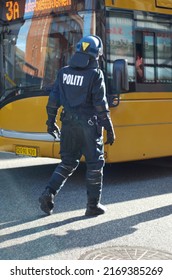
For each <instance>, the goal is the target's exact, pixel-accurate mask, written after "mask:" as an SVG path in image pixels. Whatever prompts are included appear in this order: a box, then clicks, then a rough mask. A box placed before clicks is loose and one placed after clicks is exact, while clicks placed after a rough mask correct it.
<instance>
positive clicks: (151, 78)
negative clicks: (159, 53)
mask: <svg viewBox="0 0 172 280" xmlns="http://www.w3.org/2000/svg"><path fill="white" fill-rule="evenodd" d="M143 44H144V45H143V46H144V82H146V83H154V82H155V51H154V45H155V38H154V34H153V33H149V32H147V33H146V32H144V34H143Z"/></svg>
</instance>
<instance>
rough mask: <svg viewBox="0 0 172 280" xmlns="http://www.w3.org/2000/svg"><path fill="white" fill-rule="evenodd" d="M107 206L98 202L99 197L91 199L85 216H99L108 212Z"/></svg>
mask: <svg viewBox="0 0 172 280" xmlns="http://www.w3.org/2000/svg"><path fill="white" fill-rule="evenodd" d="M106 210H107V209H106V207H105V206H104V205H102V204H100V203H99V202H98V200H97V199H89V200H88V203H87V209H86V212H85V216H98V215H102V214H104V213H105V212H106Z"/></svg>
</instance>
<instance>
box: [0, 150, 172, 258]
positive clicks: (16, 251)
mask: <svg viewBox="0 0 172 280" xmlns="http://www.w3.org/2000/svg"><path fill="white" fill-rule="evenodd" d="M56 164H57V161H56V160H55V159H47V158H25V157H19V156H15V155H12V154H6V153H0V259H1V260H33V259H37V260H39V259H42V260H77V259H79V258H81V257H82V255H84V254H86V253H87V252H90V251H94V250H98V249H100V250H103V249H106V250H107V248H109V250H110V248H113V247H116V246H119V247H120V246H121V247H127V248H128V247H132V248H133V247H136V248H140V247H142V248H149V250H158V251H162V252H165V253H167V254H168V253H169V254H171V256H172V215H171V214H172V158H165V159H156V160H151V161H142V162H132V163H119V164H113V165H107V166H106V167H105V169H104V188H103V195H102V203H103V204H105V205H106V206H107V208H108V211H107V213H106V214H105V215H102V216H99V217H94V218H86V217H85V216H84V213H85V206H86V189H85V183H84V176H85V165H84V164H81V165H80V167H79V168H78V170H77V171H76V172H75V174H74V175H73V176H72V177H70V179H69V181H68V182H67V184H66V185H65V186H64V188H63V189H62V190H61V192H60V193H59V195H58V197H56V204H55V210H54V214H53V215H51V216H45V215H44V213H42V212H41V210H40V209H39V204H38V197H39V195H40V194H41V192H42V191H43V189H44V187H45V186H46V183H47V181H48V179H49V177H50V175H51V174H52V172H53V170H54V168H55V166H56Z"/></svg>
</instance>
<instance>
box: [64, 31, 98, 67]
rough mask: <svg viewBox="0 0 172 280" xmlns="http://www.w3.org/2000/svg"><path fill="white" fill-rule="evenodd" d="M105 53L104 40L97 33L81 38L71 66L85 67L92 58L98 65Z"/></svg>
mask: <svg viewBox="0 0 172 280" xmlns="http://www.w3.org/2000/svg"><path fill="white" fill-rule="evenodd" d="M101 55H103V44H102V40H101V39H100V38H99V37H98V36H96V35H89V36H85V37H83V38H81V40H80V41H79V42H78V43H77V45H76V52H75V54H74V55H73V56H72V58H71V60H70V63H69V64H70V66H72V67H79V68H85V67H87V66H88V64H89V61H90V59H91V60H94V61H95V66H96V67H97V65H98V59H99V56H101Z"/></svg>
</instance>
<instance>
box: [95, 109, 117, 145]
mask: <svg viewBox="0 0 172 280" xmlns="http://www.w3.org/2000/svg"><path fill="white" fill-rule="evenodd" d="M98 123H99V125H100V126H103V127H104V129H105V130H106V135H107V141H106V142H105V145H107V144H110V145H112V144H113V143H114V141H115V132H114V129H113V124H112V121H111V118H110V115H109V113H106V112H105V113H103V114H99V115H98Z"/></svg>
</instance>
